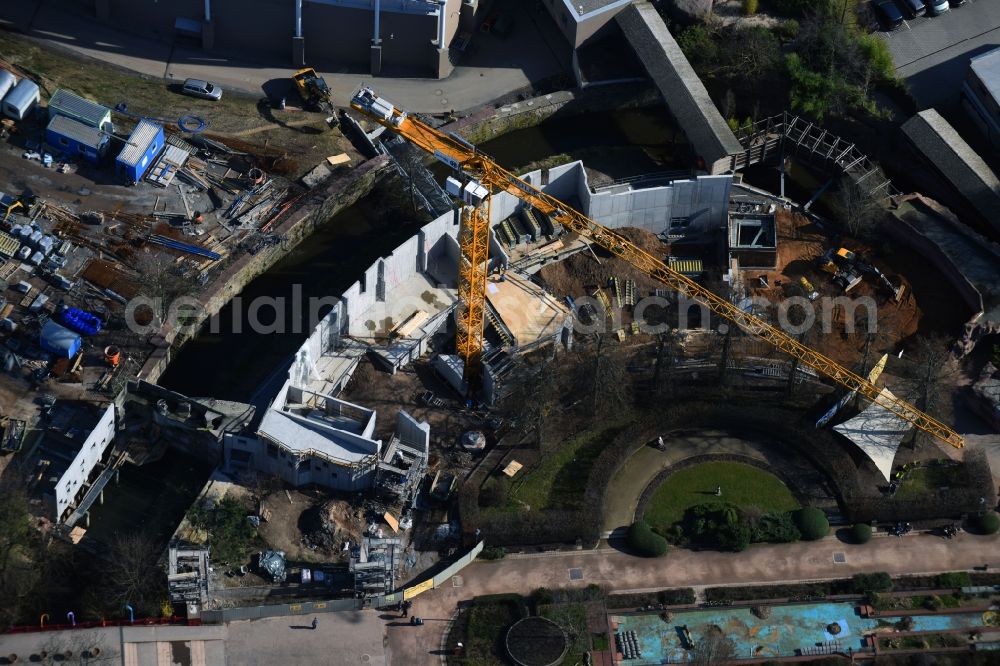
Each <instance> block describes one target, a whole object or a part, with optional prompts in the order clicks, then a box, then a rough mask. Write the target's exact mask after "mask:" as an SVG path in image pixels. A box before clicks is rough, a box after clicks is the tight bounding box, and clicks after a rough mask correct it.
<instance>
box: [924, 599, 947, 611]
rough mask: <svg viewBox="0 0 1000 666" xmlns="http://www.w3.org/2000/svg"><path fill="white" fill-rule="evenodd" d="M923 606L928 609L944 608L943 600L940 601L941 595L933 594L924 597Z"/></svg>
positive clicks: (937, 609)
mask: <svg viewBox="0 0 1000 666" xmlns="http://www.w3.org/2000/svg"><path fill="white" fill-rule="evenodd" d="M924 608H926V609H927V610H929V611H939V610H941V609H942V608H944V602H943V601H941V597H939V596H937V595H935V596H933V597H927V598H926V599H924Z"/></svg>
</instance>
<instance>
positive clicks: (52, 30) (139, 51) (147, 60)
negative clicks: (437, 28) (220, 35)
mask: <svg viewBox="0 0 1000 666" xmlns="http://www.w3.org/2000/svg"><path fill="white" fill-rule="evenodd" d="M5 25H6V26H17V27H18V28H19V29H20V30H22V31H24V32H26V33H27V34H29V35H31V36H32V37H35V38H37V39H40V40H43V41H45V42H49V43H52V44H55V45H59V46H61V47H63V48H66V49H70V50H72V51H75V52H77V53H80V54H83V55H87V56H90V57H92V58H97V59H99V60H104V61H107V62H110V63H113V64H116V65H119V66H121V67H125V68H127V69H131V70H133V71H136V72H139V73H141V74H146V75H148V76H153V77H157V78H164V77H165V78H167V79H174V80H178V81H180V80H183V79H185V78H189V77H198V78H204V79H209V80H212V81H215V82H217V83H219V84H221V85H222V87H223V89H238V90H243V91H247V92H251V93H254V94H259V93H261V87H262V86H263V85H264V84H265V83H266V82H268V81H272V80H279V81H281V82H282V83H281V84H280V85H282V86H284V85H287V84H285V83H284V82H286V81H287V80H288V77H289V74H290V72H291V70H292V67H291V64H290V63H288V62H275V61H271V62H260V61H257V60H255V56H256V54H233V53H223V52H218V51H211V52H205V51H202V50H200V49H192V48H183V47H174V46H171V45H170V44H165V43H161V42H154V41H150V40H147V39H143V38H142V37H137V36H135V35H131V34H128V33H124V32H119V31H117V30H115V29H113V27H111V26H108V25H104V24H100V23H97V22H96V21H93V20H88V19H87V18H86V17H84V16H81V15H80V14H78V13H71V12H69V11H67V9H66V8H65V7H63V6H58V7H54V6H52V4H51V3H42V2H41V0H21V1H19V2H0V26H5ZM2 39H3V34H2V33H0V44H2ZM290 49H291V47H290V46H289V50H290ZM470 49H471V52H470V53H469V54H468V55H467V62H466V63H464V64H463V66H460V67H457V68H456V69H455V71H454V73H453V74H452V75H451V76H450V77H448V78H447V79H444V80H437V79H419V78H396V79H394V78H383V77H379V78H376V79H373V78H372V77H371V76H370V75H369V74H367V73H364V72H348V71H347V70H346V69H344V70H342V71H328V70H323V71H322V72H321V73H322V74H323V75H324V77H325V78H326V80H327V83H329V85H330V87H331V89H332V90H333V94H334V102H335V103H336V104H337V105H339V106H346V105H347V104H348V101H349V96H350V94H351V93H352V92H353V91H354V90H355V89H356V88H357V87H358V85H359V84H360V83H362V82H369V83H372V84H373V85H375V87H376V89H377V90H378V91H379V92H380V93H381V94H383V95H384V96H385V97H387V98H389V99H391V100H392V101H394V102H396V103H398V104H400V105H402V106H405V107H407V108H408V109H410V110H412V111H415V112H418V113H440V112H442V111H449V110H456V111H465V110H469V109H473V108H476V107H478V106H481V105H483V104H485V103H487V102H490V101H492V100H494V99H496V98H497V97H500V96H503V95H505V94H508V93H510V92H513V91H515V90H519V89H521V88H524V87H525V86H528V85H530V84H531V83H532V82H536V81H540V80H543V79H546V78H549V77H551V76H553V75H555V74H560V73H563V72H566V71H568V69H569V61H568V57H569V48H568V46H566V45H565V42H564V40H563V38H562V36H561V35H559V34H558V30H557V29H556V27H555V24H554V23H552V21H551V19H550V18H549V17H548V15H547V14H545V13H544V11H543V12H541V13H539V12H534V11H528V12H524V13H523V20H519V21H518V22H517V27H516V29H515V30H514V31H512V33H511V34H510V35H509V36H508V37H507V38H506V39H504V40H501V39H500V38H498V37H496V36H493V35H476V38H475V39H474V40H473V42H472V46H471V47H470ZM289 57H290V56H289Z"/></svg>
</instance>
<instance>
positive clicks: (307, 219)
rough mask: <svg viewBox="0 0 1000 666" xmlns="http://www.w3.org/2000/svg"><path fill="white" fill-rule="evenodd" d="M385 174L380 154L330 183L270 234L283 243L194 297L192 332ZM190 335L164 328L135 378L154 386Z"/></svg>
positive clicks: (233, 267)
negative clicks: (199, 306) (199, 308)
mask: <svg viewBox="0 0 1000 666" xmlns="http://www.w3.org/2000/svg"><path fill="white" fill-rule="evenodd" d="M387 173H389V158H388V157H386V156H384V155H383V156H380V157H376V158H375V159H372V160H369V161H367V162H363V163H362V164H360V165H358V167H357V168H355V169H353V170H351V171H348V172H347V173H346V174H344V175H343V176H341V177H339V178H332V179H331V180H329V181H328V182H327V183H326V184H325V185H324V186H323V187H322V190H321V191H320V192H319V193H318V196H317V197H316V199H317V200H321V201H322V202H323V203H321V204H319V205H318V206H311V207H303V208H301V209H299V210H298V211H297V212H295V213H293V214H292V216H290V217H289V218H288V219H287V220H285V222H283V223H282V224H280V225H279V226H278V227H277V228H275V229H274V233H275V234H276V235H277V236H278V237H279V238H281V239H282V243H281V244H280V245H275V246H271V247H269V248H265V249H264V250H263V251H261V252H258V253H257V254H255V255H252V256H251V255H243V256H241V257H239V258H238V259H236V260H235V261H233V262H232V263H231V264H230V265H229V266H227V267H226V268H225V269H224V270H223V271H222V273H220V274H219V275H218V276H216V278H215V280H213V281H212V283H211V286H210V287H209V289H208V291H207V292H205V293H204V294H201V295H200V296H199V297H198V300H199V302H200V303H201V304H202V311H201V312H200V313H199V315H198V318H197V323H196V325H194V326H192V327H191V329H190V330H193V331H197V330H199V329H200V327H201V325H202V324H203V323H204V322H205V320H206V319H208V318H209V317H211V316H213V315H215V314H217V313H218V312H219V311H220V310H221V309H222V308H223V306H225V305H226V303H228V302H229V301H230V300H232V298H233V297H234V296H236V295H237V294H239V293H240V292H241V291H243V288H244V287H246V286H247V284H249V283H250V282H251V281H252V280H253V279H254V278H256V277H258V276H259V275H261V274H262V273H264V272H265V271H267V270H268V269H269V268H270V267H271V266H273V265H274V264H275V263H276V262H277V261H278V260H280V259H282V258H283V257H284V256H285V255H286V254H288V252H290V251H291V250H292V249H293V248H294V247H295V246H296V245H298V244H299V243H301V242H302V241H303V240H305V239H306V238H307V237H308V236H309V235H310V234H311V233H312V232H313V231H314V230H315V229H316V228H317V227H318V226H320V225H321V224H323V223H325V222H327V221H329V220H330V219H331V218H332V217H333V216H334V215H336V214H337V213H338V212H340V211H341V210H342V209H344V208H347V207H348V206H351V205H352V204H354V203H355V202H356V201H358V199H360V198H361V197H363V196H365V195H367V194H368V193H369V192H370V191H371V190H372V188H373V187H374V186H375V183H376V182H378V180H379V179H381V178H382V177H383V176H384V175H386V174H387ZM194 335H195V334H184V333H181V332H180V331H176V330H170V329H167V328H166V327H165V328H164V330H163V332H162V336H161V337H160V345H159V347H158V348H157V349H156V350H155V351H154V352H153V353H152V354H151V355H150V357H149V358H148V359H147V360H146V363H145V364H144V365H143V367H142V369H141V370H140V371H139V373H138V378H139V379H144V380H146V381H148V382H150V383H155V382H156V381H157V380H158V379H159V378H160V376H161V375H162V374H163V372H164V371H165V370H166V369H167V365H168V364H169V363H170V358H171V356H172V354H173V353H174V352H175V351H177V350H179V349H180V348H181V347H182V346H183V345H184V344H185V343H186V342H187V341H188V340H189V339H191V338H192V337H194Z"/></svg>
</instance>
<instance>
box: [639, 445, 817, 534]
mask: <svg viewBox="0 0 1000 666" xmlns="http://www.w3.org/2000/svg"><path fill="white" fill-rule="evenodd" d="M719 486H722V495H720V496H718V497H716V495H715V490H716V488H717V487H719ZM712 502H725V503H727V504H735V505H736V506H739V507H741V508H742V507H750V506H755V507H757V508H758V509H760V510H761V511H791V510H793V509H797V508H799V503H798V501H796V499H795V496H794V495H792V492H791V491H790V490H789V489H788V486H786V485H785V484H784V483H782V481H781V479H779V478H778V477H776V476H775V475H773V474H771V473H769V472H765V471H764V470H762V469H758V468H757V467H754V466H753V465H747V464H745V463H738V462H704V463H699V464H697V465H692V466H691V467H686V468H684V469H680V470H678V471H676V472H674V473H673V474H671V475H670V476H668V477H667V478H666V479H664V480H663V482H662V483H660V485H659V487H658V488H657V489H656V490H655V491H654V492H653V495H652V496H651V497H650V498H649V502H648V503H647V504H646V510H645V512H644V513H643V515H642V518H643V519H644V520H645V521H646V522H647V523H649V525H650V526H651V527H653V528H654V529H657V530H660V531H665V530H666V529H667V528H669V527H670V526H671V525H673V524H674V523H676V522H678V521H680V520H681V519H682V518H683V517H684V512H685V511H686V510H687V509H688V507H692V506H695V505H696V504H709V503H712Z"/></svg>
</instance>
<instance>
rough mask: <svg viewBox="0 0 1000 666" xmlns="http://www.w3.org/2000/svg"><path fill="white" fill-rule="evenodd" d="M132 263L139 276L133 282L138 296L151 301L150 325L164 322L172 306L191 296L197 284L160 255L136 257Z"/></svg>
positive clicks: (150, 253)
mask: <svg viewBox="0 0 1000 666" xmlns="http://www.w3.org/2000/svg"><path fill="white" fill-rule="evenodd" d="M132 263H133V264H134V265H135V268H136V270H137V271H138V272H139V274H138V277H137V279H136V281H137V282H138V284H139V294H140V295H141V296H145V297H146V298H148V299H150V309H151V312H152V317H153V322H152V323H154V325H156V326H160V325H162V324H163V322H164V321H165V320H166V316H167V312H168V311H169V308H170V304H171V302H173V301H174V299H176V298H179V297H181V296H187V295H189V294H192V293H194V290H195V285H196V283H195V282H194V280H191V279H188V278H185V277H184V276H183V275H181V273H180V269H179V268H178V266H177V264H175V263H173V262H171V261H170V260H169V258H168V257H167V256H166V255H163V254H160V253H152V252H148V251H147V252H140V253H137V254H136V255H135V258H134V260H133V262H132Z"/></svg>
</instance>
